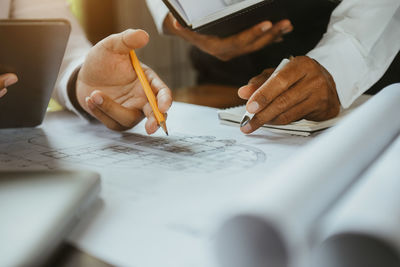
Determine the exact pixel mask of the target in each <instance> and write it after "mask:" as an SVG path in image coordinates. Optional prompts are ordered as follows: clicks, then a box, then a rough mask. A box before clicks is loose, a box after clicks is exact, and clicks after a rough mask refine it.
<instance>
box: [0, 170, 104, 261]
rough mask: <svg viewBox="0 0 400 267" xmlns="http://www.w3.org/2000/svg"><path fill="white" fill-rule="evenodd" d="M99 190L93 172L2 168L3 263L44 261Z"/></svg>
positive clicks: (0, 251) (0, 235)
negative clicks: (10, 169) (4, 169)
mask: <svg viewBox="0 0 400 267" xmlns="http://www.w3.org/2000/svg"><path fill="white" fill-rule="evenodd" d="M99 192H100V178H99V175H98V174H96V173H93V172H88V171H61V170H57V171H24V172H20V171H10V172H0V255H1V256H0V266H3V267H8V266H40V265H42V264H44V263H45V262H46V261H47V260H48V259H49V257H50V256H51V254H52V253H53V252H55V251H56V249H57V248H58V246H59V245H60V244H61V242H62V241H63V239H64V238H65V237H66V236H67V235H68V234H69V233H70V231H71V230H72V228H73V227H74V226H75V225H76V224H77V223H78V221H79V219H80V217H81V216H82V215H83V214H85V211H87V210H88V208H89V207H90V206H91V205H92V204H93V203H94V202H95V200H96V199H97V197H98V193H99Z"/></svg>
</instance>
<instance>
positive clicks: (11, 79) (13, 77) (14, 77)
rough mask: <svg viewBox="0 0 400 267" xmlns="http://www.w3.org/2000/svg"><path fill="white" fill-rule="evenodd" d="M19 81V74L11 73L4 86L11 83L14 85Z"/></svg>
mask: <svg viewBox="0 0 400 267" xmlns="http://www.w3.org/2000/svg"><path fill="white" fill-rule="evenodd" d="M16 82H18V78H17V76H14V75H10V76H8V77H7V78H6V80H5V81H4V87H9V86H10V85H13V84H14V83H16Z"/></svg>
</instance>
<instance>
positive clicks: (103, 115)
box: [76, 30, 172, 134]
mask: <svg viewBox="0 0 400 267" xmlns="http://www.w3.org/2000/svg"><path fill="white" fill-rule="evenodd" d="M148 40H149V36H148V34H147V33H146V32H145V31H142V30H126V31H124V32H122V33H119V34H114V35H111V36H109V37H107V38H105V39H104V40H102V41H101V42H99V43H98V44H96V45H95V46H94V47H93V48H92V49H91V51H90V52H89V54H88V56H87V58H86V60H85V62H84V64H83V66H82V68H81V70H80V72H79V75H78V80H77V83H76V95H77V100H78V102H79V104H80V106H81V107H82V108H83V109H84V110H86V111H87V112H88V113H90V114H91V115H93V116H94V117H96V118H97V119H98V120H99V121H101V122H102V123H103V124H105V125H106V126H107V127H108V128H110V129H112V130H116V131H123V130H127V129H130V128H132V127H134V126H135V125H136V124H138V123H139V122H140V121H141V120H142V119H143V118H144V117H147V122H146V124H145V128H146V131H147V133H148V134H152V133H154V132H155V131H157V129H158V128H159V126H158V124H157V120H156V118H155V117H154V114H153V111H152V109H151V106H150V104H149V102H148V101H147V98H146V95H145V93H144V90H143V88H142V85H141V84H140V81H139V79H138V78H137V75H136V73H135V71H134V69H133V67H132V64H131V61H130V58H129V51H130V50H132V49H138V48H141V47H143V46H145V45H146V44H147V42H148ZM142 66H143V70H144V72H145V74H146V76H147V79H148V81H149V83H150V85H151V87H152V89H153V91H154V94H155V95H156V98H157V102H158V107H159V110H160V112H162V113H166V112H167V111H168V109H169V107H170V106H171V104H172V94H171V90H170V89H169V88H168V87H167V86H166V85H165V84H164V83H163V82H162V81H161V79H160V78H159V77H158V76H157V74H156V73H155V72H154V71H153V70H151V69H150V68H149V67H147V66H145V65H143V64H142Z"/></svg>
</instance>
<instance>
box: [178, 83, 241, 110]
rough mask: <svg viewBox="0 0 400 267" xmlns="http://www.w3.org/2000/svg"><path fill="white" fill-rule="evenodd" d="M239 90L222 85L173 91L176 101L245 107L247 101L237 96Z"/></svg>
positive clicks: (213, 105)
mask: <svg viewBox="0 0 400 267" xmlns="http://www.w3.org/2000/svg"><path fill="white" fill-rule="evenodd" d="M237 90H238V88H236V87H229V86H222V85H199V86H193V87H187V88H181V89H176V90H174V91H173V98H174V101H178V102H184V103H190V104H196V105H201V106H208V107H214V108H229V107H234V106H239V105H244V104H245V103H246V101H245V100H243V99H241V98H239V96H238V95H237Z"/></svg>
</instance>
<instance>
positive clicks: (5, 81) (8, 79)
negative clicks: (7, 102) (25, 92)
mask: <svg viewBox="0 0 400 267" xmlns="http://www.w3.org/2000/svg"><path fill="white" fill-rule="evenodd" d="M16 82H18V77H17V75H15V74H14V73H6V74H1V75H0V97H2V96H4V95H5V94H6V93H7V87H9V86H11V85H13V84H14V83H16Z"/></svg>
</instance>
